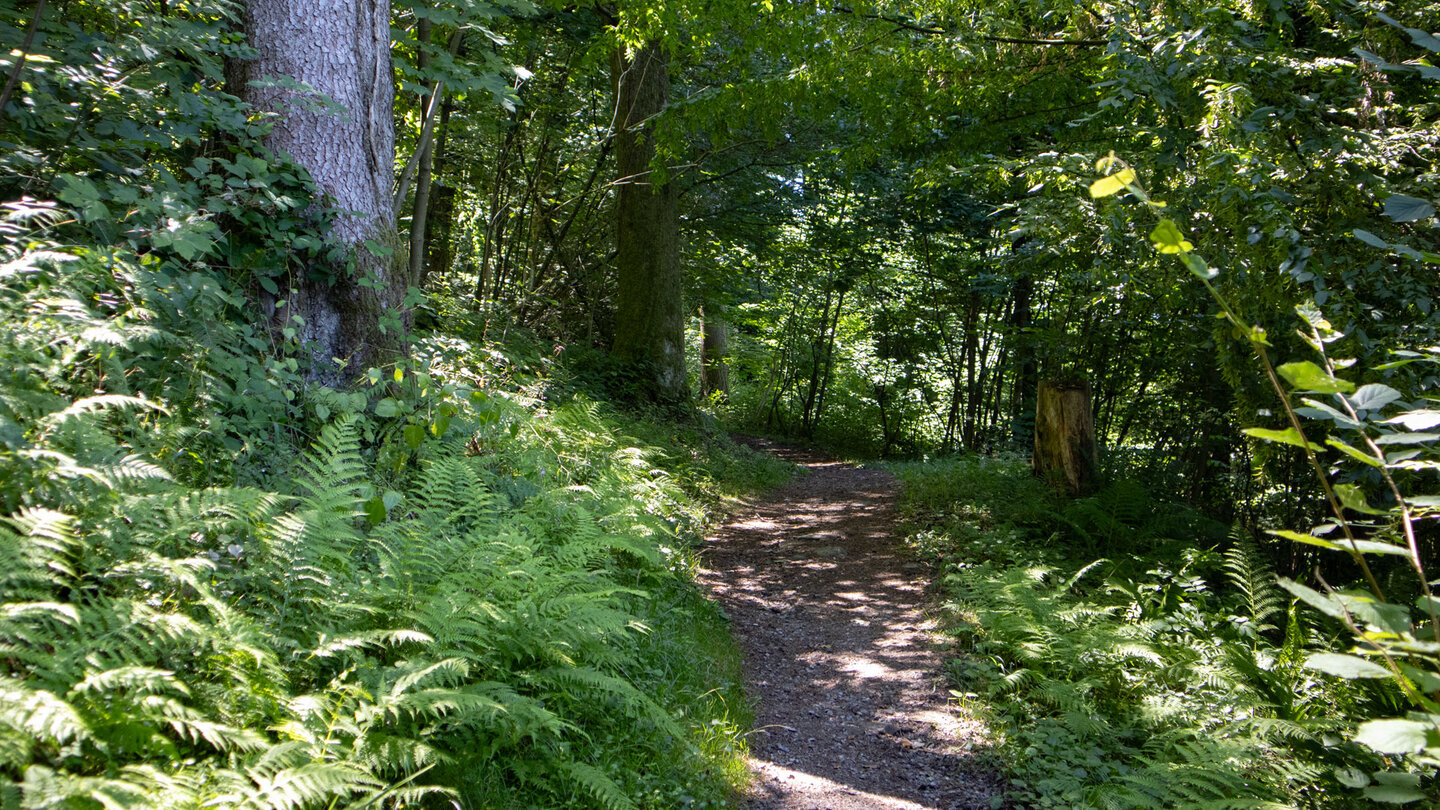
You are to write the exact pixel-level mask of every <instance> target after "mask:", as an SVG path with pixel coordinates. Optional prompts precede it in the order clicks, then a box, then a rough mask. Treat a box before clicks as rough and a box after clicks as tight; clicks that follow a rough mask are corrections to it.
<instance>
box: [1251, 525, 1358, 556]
mask: <svg viewBox="0 0 1440 810" xmlns="http://www.w3.org/2000/svg"><path fill="white" fill-rule="evenodd" d="M1266 534H1273V535H1275V536H1276V537H1283V538H1285V539H1286V540H1294V541H1295V542H1297V543H1305V544H1306V545H1311V546H1319V547H1320V548H1328V549H1333V550H1335V551H1343V550H1344V548H1343V547H1341V546H1340V545H1338V544H1336V543H1333V542H1331V541H1329V540H1326V539H1325V538H1323V537H1316V536H1315V535H1313V534H1301V533H1300V532H1292V531H1290V530H1289V529H1271V530H1268V531H1266Z"/></svg>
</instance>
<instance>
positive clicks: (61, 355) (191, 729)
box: [0, 204, 779, 808]
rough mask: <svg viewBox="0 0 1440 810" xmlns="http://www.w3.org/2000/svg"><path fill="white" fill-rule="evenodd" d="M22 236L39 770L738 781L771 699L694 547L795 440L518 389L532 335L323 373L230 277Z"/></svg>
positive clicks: (29, 580)
mask: <svg viewBox="0 0 1440 810" xmlns="http://www.w3.org/2000/svg"><path fill="white" fill-rule="evenodd" d="M51 210H53V209H50V208H47V207H45V206H41V205H38V204H31V205H26V206H15V207H12V209H11V215H10V218H9V219H8V220H7V227H9V228H11V229H12V232H13V233H16V234H19V233H22V232H23V227H24V225H25V224H26V221H27V220H30V221H37V220H38V221H41V222H42V224H43V221H44V220H45V218H46V217H47V216H49V213H47V212H49V211H51ZM10 251H11V252H10V253H9V255H8V256H7V262H6V264H5V265H4V274H3V276H0V284H3V286H4V295H3V297H0V306H3V308H4V311H3V317H0V322H3V324H4V326H3V333H0V359H3V361H4V363H5V368H7V369H8V371H7V373H6V375H5V376H4V377H3V378H0V417H3V421H0V441H3V445H0V503H3V512H4V514H5V517H4V519H3V522H0V577H3V588H4V591H5V593H6V605H5V608H4V610H3V611H0V648H3V655H0V659H3V661H0V667H3V669H4V672H5V676H6V677H5V686H4V687H3V692H0V791H3V793H4V795H5V796H7V797H13V800H14V801H18V802H20V803H21V804H22V805H23V806H93V805H95V804H97V803H98V804H100V805H103V806H112V805H113V806H120V805H123V806H146V807H193V806H199V805H201V804H204V805H207V806H246V807H281V808H299V807H318V806H330V805H338V804H341V803H344V804H353V805H358V806H367V805H368V806H418V805H424V804H428V803H436V802H439V803H445V802H447V801H448V800H449V799H450V798H454V797H459V796H464V797H465V800H466V801H468V802H471V803H472V804H473V805H474V806H486V807H510V806H526V807H572V806H601V807H615V806H621V807H627V806H635V807H648V808H668V807H673V806H677V805H679V804H684V803H689V804H690V805H692V806H709V807H721V806H725V804H724V803H725V796H726V794H727V791H728V790H729V789H730V786H731V785H733V784H735V783H736V782H737V781H738V780H739V779H740V778H741V774H742V773H743V767H742V766H741V765H740V764H739V763H740V760H739V758H738V754H739V753H740V752H741V751H743V737H742V730H743V729H744V728H745V724H746V722H747V717H746V714H745V707H744V700H743V698H742V696H741V693H740V687H739V679H738V673H737V672H736V670H735V666H736V664H735V662H736V653H735V651H734V649H733V646H732V644H731V642H730V640H729V638H728V633H727V631H726V628H725V623H724V620H723V617H722V616H720V615H719V613H718V611H716V609H714V608H713V607H712V606H710V605H708V604H707V603H705V602H704V601H703V600H702V599H701V598H700V597H699V595H698V594H697V593H696V592H695V590H694V586H693V583H692V582H691V580H690V576H691V574H692V572H693V568H694V560H693V557H692V556H691V552H690V551H689V547H690V545H691V543H693V542H694V540H695V539H696V538H697V537H698V536H699V533H700V532H701V531H702V530H703V528H704V527H705V525H706V523H707V521H708V519H709V514H710V513H709V508H710V504H713V503H714V502H715V500H716V499H717V498H718V497H719V496H720V495H721V494H722V493H727V492H733V491H736V489H734V488H744V487H746V486H750V485H756V484H760V483H763V481H764V480H765V479H766V478H767V477H771V478H773V476H774V475H775V474H776V473H778V472H779V470H778V469H777V468H776V467H775V466H774V465H767V464H762V463H760V462H758V461H754V460H752V461H750V462H740V463H739V464H737V463H736V462H734V461H731V460H729V459H726V458H722V457H721V456H722V454H725V453H728V452H729V451H730V450H731V449H732V448H731V446H730V445H729V444H728V441H726V440H724V439H722V438H721V437H718V436H716V435H715V434H714V433H713V432H707V431H706V430H705V429H704V428H703V427H696V426H690V427H684V426H674V427H667V426H663V425H662V426H658V427H655V426H645V425H641V424H638V423H633V422H632V423H627V422H626V421H624V420H623V419H622V418H621V417H619V416H618V415H617V414H615V413H614V412H613V411H611V410H609V409H607V408H603V407H601V406H599V405H597V404H596V403H593V402H590V401H587V400H584V399H578V398H576V399H573V400H572V401H570V402H568V403H566V404H563V405H558V406H556V407H554V408H553V409H551V408H548V407H546V403H545V401H544V400H543V399H540V398H537V397H533V396H530V395H529V394H527V393H525V392H524V391H523V390H521V389H520V388H517V387H513V384H512V381H513V380H516V379H519V371H520V369H521V368H522V367H523V366H524V365H526V364H527V363H529V362H530V361H529V360H526V359H525V357H526V352H525V350H523V349H521V350H502V349H499V348H484V349H482V348H474V347H471V346H470V345H468V344H466V343H465V342H464V341H462V340H459V339H458V338H453V337H445V336H437V337H435V338H433V339H430V340H427V341H424V342H422V343H421V344H419V345H417V347H416V350H415V352H414V356H413V359H412V361H410V362H409V364H407V365H406V366H405V367H404V368H394V369H385V370H384V371H383V373H382V372H381V370H378V369H377V370H375V371H374V372H373V373H372V374H371V375H370V376H369V377H367V381H366V384H368V385H370V386H373V388H372V391H371V392H370V394H369V395H367V394H366V393H365V392H363V391H353V392H337V391H329V390H309V391H307V390H306V389H305V388H304V387H303V384H302V383H301V381H300V379H299V377H298V375H297V374H296V369H295V366H294V365H293V364H290V363H287V362H284V361H277V360H276V359H275V358H274V357H273V356H270V355H269V354H268V351H267V350H268V349H269V347H270V344H268V343H265V342H263V341H262V340H260V339H259V338H258V337H257V336H256V335H255V334H254V332H252V331H251V330H250V328H249V327H246V326H245V325H243V324H241V323H239V322H237V319H238V318H240V317H243V312H244V311H245V310H244V309H243V300H242V299H240V298H239V297H238V296H236V295H235V293H234V292H233V291H232V290H231V289H230V288H228V287H227V286H226V283H225V281H224V280H223V279H217V278H216V277H215V276H213V275H210V274H208V273H206V272H203V271H195V272H191V273H181V272H178V271H177V270H176V269H175V268H174V267H173V266H171V265H168V264H165V263H161V262H159V261H156V260H153V259H151V258H148V257H147V258H142V257H138V256H136V255H134V254H133V253H129V252H127V251H126V250H124V249H120V250H115V251H99V250H96V249H93V248H68V249H60V248H59V247H58V246H56V245H54V244H50V243H46V242H44V241H43V240H36V239H35V237H34V236H33V235H32V236H29V247H28V249H24V248H16V247H12V248H10ZM479 380H485V382H486V389H484V390H482V389H480V388H478V387H476V385H475V383H476V382H477V381H479ZM529 382H531V383H533V382H534V380H533V378H532V379H530V380H529ZM412 428H419V433H418V435H417V433H416V431H415V430H412ZM632 428H633V429H635V430H637V431H639V432H642V433H644V434H645V435H648V436H651V437H652V439H653V440H654V441H655V442H657V443H659V444H660V445H662V446H651V445H650V444H648V443H645V442H641V441H640V440H637V439H634V438H629V437H628V435H627V432H628V430H630V429H632ZM307 435H308V436H313V439H309V440H307V439H305V437H306V436H307ZM680 435H688V436H691V437H693V438H695V439H697V441H696V442H695V445H694V446H693V447H683V448H682V446H681V445H679V444H678V443H677V440H676V437H677V436H680ZM699 439H703V440H699ZM302 441H307V442H308V444H309V445H310V448H309V450H308V451H306V452H304V453H303V454H301V453H299V452H298V451H299V446H298V445H299V443H300V442H302ZM292 454H295V455H298V456H299V457H298V459H297V460H296V461H294V462H291V463H286V462H285V461H284V459H285V458H286V457H287V456H289V455H292ZM752 458H753V457H752ZM682 480H683V481H684V482H685V483H684V486H682V485H681V483H680V482H681V481H682ZM11 800H12V799H10V798H7V799H6V801H11Z"/></svg>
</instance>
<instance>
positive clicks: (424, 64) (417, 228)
mask: <svg viewBox="0 0 1440 810" xmlns="http://www.w3.org/2000/svg"><path fill="white" fill-rule="evenodd" d="M415 38H416V39H417V40H418V41H419V43H420V47H419V48H418V49H417V51H416V54H415V61H416V66H417V67H419V68H420V72H421V73H422V74H423V73H424V72H425V71H426V70H427V69H429V67H430V52H429V51H428V50H426V49H425V47H424V46H425V45H429V44H430V20H429V19H421V20H419V21H418V22H416V23H415ZM434 103H435V97H434V96H433V95H431V94H430V93H421V94H420V98H419V99H418V101H417V102H416V109H418V110H420V112H421V120H425V119H426V115H427V113H428V112H429V110H430V107H431V105H433V104H434ZM416 148H417V149H419V150H420V153H419V154H418V155H416V156H415V157H416V158H417V159H418V160H419V163H420V167H419V173H418V176H417V177H416V179H415V205H414V207H413V208H411V214H410V283H411V284H414V285H415V286H417V287H418V286H420V285H421V284H424V283H425V261H426V260H427V259H428V258H429V257H428V256H426V255H425V226H426V223H427V222H428V220H429V217H430V185H431V183H432V182H434V178H433V177H432V175H431V172H432V171H433V169H434V168H435V141H434V139H433V138H432V139H430V140H426V139H425V138H424V137H423V133H422V137H421V138H420V141H419V143H417V144H416Z"/></svg>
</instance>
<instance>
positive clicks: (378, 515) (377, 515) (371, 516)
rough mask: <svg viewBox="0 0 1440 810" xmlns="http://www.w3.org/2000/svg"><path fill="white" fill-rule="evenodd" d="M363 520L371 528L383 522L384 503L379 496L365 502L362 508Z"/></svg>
mask: <svg viewBox="0 0 1440 810" xmlns="http://www.w3.org/2000/svg"><path fill="white" fill-rule="evenodd" d="M363 508H364V510H365V520H366V522H368V523H370V524H371V525H372V526H374V525H379V524H380V523H383V522H385V501H383V500H381V498H380V496H379V495H376V496H375V497H373V498H371V499H370V500H368V501H366V502H365V504H364V506H363Z"/></svg>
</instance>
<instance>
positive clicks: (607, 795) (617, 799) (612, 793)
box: [564, 762, 636, 810]
mask: <svg viewBox="0 0 1440 810" xmlns="http://www.w3.org/2000/svg"><path fill="white" fill-rule="evenodd" d="M564 772H565V775H566V776H568V777H569V778H570V779H571V780H573V781H574V782H575V784H577V785H579V786H580V787H581V788H582V789H584V791H585V792H586V793H588V794H590V795H591V796H592V797H594V798H595V800H596V801H598V802H599V803H600V806H601V807H604V808H605V810H636V808H635V803H634V802H632V801H630V799H629V797H627V796H626V795H625V793H624V792H623V791H621V790H620V786H619V785H616V784H615V782H614V781H613V780H611V779H610V777H608V776H606V775H605V774H604V772H602V771H601V770H600V769H599V768H596V767H594V766H593V765H587V764H586V763H584V762H568V763H566V764H565V767H564Z"/></svg>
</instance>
